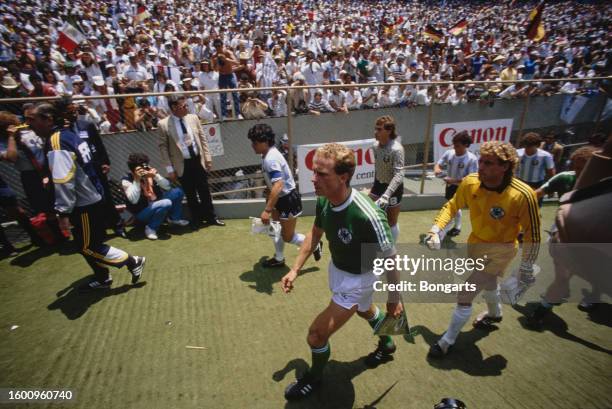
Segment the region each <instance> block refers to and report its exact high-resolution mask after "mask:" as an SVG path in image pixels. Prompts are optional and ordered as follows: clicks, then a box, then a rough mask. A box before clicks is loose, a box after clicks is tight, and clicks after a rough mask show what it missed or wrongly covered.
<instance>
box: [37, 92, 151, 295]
mask: <svg viewBox="0 0 612 409" xmlns="http://www.w3.org/2000/svg"><path fill="white" fill-rule="evenodd" d="M57 112H58V110H57V109H56V107H54V106H53V105H51V104H48V103H41V104H39V105H37V106H36V108H35V109H34V110H33V111H32V113H31V114H30V115H31V118H28V119H29V124H30V127H31V128H32V130H33V131H34V132H36V134H38V136H40V137H42V138H43V139H44V140H45V152H46V156H47V161H48V165H49V170H50V174H51V176H52V178H53V185H54V190H55V210H56V211H57V212H58V213H59V215H60V218H59V221H60V226H61V227H62V228H63V229H66V228H68V227H69V226H70V224H72V226H73V229H72V233H73V236H74V240H75V243H76V244H77V246H78V248H79V251H80V252H81V254H83V256H84V257H85V260H87V263H88V264H89V265H90V267H91V268H92V270H93V272H94V278H93V279H92V280H91V281H90V282H89V283H87V284H85V285H84V286H83V287H81V288H80V290H84V291H91V290H100V289H108V288H110V287H111V285H112V282H113V279H112V277H111V275H110V273H109V270H108V268H107V267H108V266H112V267H116V268H121V267H123V266H127V267H128V269H129V271H130V273H131V274H132V283H136V282H137V281H138V280H139V279H140V277H141V275H142V271H143V269H144V264H145V258H144V257H139V256H131V255H129V254H127V253H126V252H125V251H123V250H120V249H118V248H115V247H111V246H108V245H106V244H104V239H105V216H104V215H105V213H104V205H103V194H104V193H103V192H104V189H103V187H102V181H101V180H100V179H99V177H98V176H97V172H96V170H95V167H94V164H93V163H92V161H91V159H92V158H91V152H90V151H89V146H88V145H87V143H86V142H83V141H81V139H80V138H79V137H78V135H76V134H75V133H74V132H72V131H71V130H70V129H68V128H64V127H61V126H58V124H57V123H56V122H59V121H61V116H60V115H58V114H57Z"/></svg>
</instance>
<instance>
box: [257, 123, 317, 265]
mask: <svg viewBox="0 0 612 409" xmlns="http://www.w3.org/2000/svg"><path fill="white" fill-rule="evenodd" d="M248 138H249V139H250V140H251V146H252V147H253V150H254V151H255V153H257V154H258V155H261V157H262V164H261V167H262V170H263V174H264V179H265V180H266V184H267V185H268V188H269V190H270V192H269V193H268V198H267V200H266V207H265V209H264V210H263V211H262V212H261V216H260V218H261V221H262V222H263V223H264V224H269V223H270V221H271V220H274V221H279V222H280V225H281V235H280V237H278V238H276V237H275V238H274V248H275V253H274V257H270V258H268V259H267V260H266V261H264V262H263V263H262V265H263V267H283V266H285V255H284V253H283V250H284V247H285V242H287V243H291V244H295V245H296V246H298V247H299V246H301V245H302V243H303V242H304V238H305V236H304V235H303V234H301V233H296V232H295V225H296V224H297V217H298V216H299V215H300V214H302V197H301V196H300V193H299V192H298V191H297V188H296V185H295V180H294V179H293V175H292V174H291V169H289V165H288V164H287V161H286V160H285V157H284V156H283V155H282V154H281V153H280V152H279V151H278V149H276V147H275V146H274V145H275V143H276V137H275V135H274V131H272V128H271V127H270V126H269V125H267V124H257V125H255V126H253V127H252V128H251V129H249V134H248ZM322 244H323V243H319V245H318V246H317V249H316V250H315V251H314V253H313V254H314V256H315V260H319V259H320V258H321V249H322V247H323V246H322Z"/></svg>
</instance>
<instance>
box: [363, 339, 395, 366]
mask: <svg viewBox="0 0 612 409" xmlns="http://www.w3.org/2000/svg"><path fill="white" fill-rule="evenodd" d="M396 349H397V348H396V346H395V344H393V346H392V347H388V346H387V344H386V343H385V342H383V340H379V341H378V346H377V347H376V349H375V350H374V352H371V353H370V354H369V355H368V356H367V357H366V359H365V364H366V366H367V367H368V368H376V367H377V366H378V365H380V364H384V363H386V362H389V361H393V353H394V352H395V350H396Z"/></svg>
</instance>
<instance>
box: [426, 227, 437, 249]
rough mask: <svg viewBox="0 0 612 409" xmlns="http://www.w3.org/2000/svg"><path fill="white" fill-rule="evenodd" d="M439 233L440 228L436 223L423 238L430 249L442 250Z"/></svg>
mask: <svg viewBox="0 0 612 409" xmlns="http://www.w3.org/2000/svg"><path fill="white" fill-rule="evenodd" d="M439 233H440V228H439V227H438V226H436V225H435V224H434V225H433V226H432V227H431V229H430V230H429V232H427V235H426V236H425V238H424V239H423V243H425V245H426V246H427V247H429V249H430V250H440V247H441V241H440V234H439Z"/></svg>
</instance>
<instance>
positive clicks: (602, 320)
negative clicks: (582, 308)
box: [587, 303, 612, 328]
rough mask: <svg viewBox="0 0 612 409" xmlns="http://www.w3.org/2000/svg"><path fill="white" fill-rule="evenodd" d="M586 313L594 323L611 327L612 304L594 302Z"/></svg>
mask: <svg viewBox="0 0 612 409" xmlns="http://www.w3.org/2000/svg"><path fill="white" fill-rule="evenodd" d="M587 315H588V316H589V319H590V320H591V321H593V322H594V323H595V324H599V325H604V326H606V327H608V328H610V327H612V304H607V303H598V304H595V307H594V308H593V309H592V310H591V311H589V312H587Z"/></svg>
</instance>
